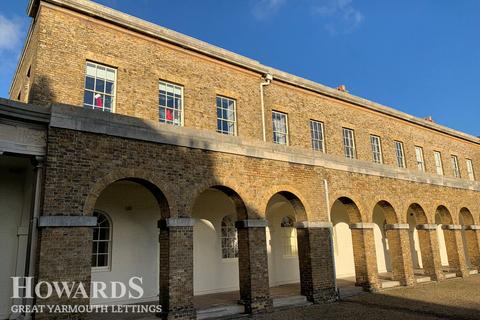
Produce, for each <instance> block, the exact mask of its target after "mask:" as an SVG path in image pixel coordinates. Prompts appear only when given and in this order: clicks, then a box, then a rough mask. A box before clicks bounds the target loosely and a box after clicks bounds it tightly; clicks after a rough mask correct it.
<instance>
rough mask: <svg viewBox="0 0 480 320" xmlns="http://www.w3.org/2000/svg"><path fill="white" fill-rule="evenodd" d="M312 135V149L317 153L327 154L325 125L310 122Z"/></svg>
mask: <svg viewBox="0 0 480 320" xmlns="http://www.w3.org/2000/svg"><path fill="white" fill-rule="evenodd" d="M310 134H311V136H312V149H313V150H315V151H321V152H325V140H324V136H325V135H324V131H323V123H322V122H320V121H315V120H310Z"/></svg>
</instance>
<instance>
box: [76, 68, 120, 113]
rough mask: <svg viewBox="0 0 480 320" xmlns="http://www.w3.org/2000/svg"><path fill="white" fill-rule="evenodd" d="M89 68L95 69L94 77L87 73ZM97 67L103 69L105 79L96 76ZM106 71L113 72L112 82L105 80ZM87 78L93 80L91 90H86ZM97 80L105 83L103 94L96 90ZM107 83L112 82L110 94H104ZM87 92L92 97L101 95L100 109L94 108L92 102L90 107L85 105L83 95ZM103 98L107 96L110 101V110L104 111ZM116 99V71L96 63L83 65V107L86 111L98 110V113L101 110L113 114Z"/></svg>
mask: <svg viewBox="0 0 480 320" xmlns="http://www.w3.org/2000/svg"><path fill="white" fill-rule="evenodd" d="M89 67H93V68H95V76H93V75H91V74H89V72H88V68H89ZM99 67H100V68H105V77H103V78H102V77H99V76H98V69H99ZM107 71H109V72H112V71H113V74H114V75H113V80H112V79H109V78H107ZM87 77H93V79H94V83H93V90H92V89H88V88H87ZM97 79H101V80H103V81H104V82H105V84H104V90H103V92H102V91H98V90H97V89H96V83H97ZM107 81H109V82H113V90H112V93H111V94H109V93H106V88H107ZM87 91H88V92H92V93H93V96H94V97H95V95H96V94H102V95H103V97H104V98H103V100H102V107H101V108H98V107H95V102H93V104H91V105H90V104H86V103H85V93H86V92H87ZM105 96H109V97H111V99H112V100H111V107H110V109H105ZM116 97H117V69H116V68H114V67H110V66H108V65H105V64H101V63H97V62H93V61H90V60H87V61H86V63H85V77H84V82H83V107H84V108H87V109H92V110H99V111H100V110H101V111H106V112H111V113H115V110H116V100H117V99H116Z"/></svg>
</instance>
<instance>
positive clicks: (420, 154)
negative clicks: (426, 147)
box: [415, 147, 425, 171]
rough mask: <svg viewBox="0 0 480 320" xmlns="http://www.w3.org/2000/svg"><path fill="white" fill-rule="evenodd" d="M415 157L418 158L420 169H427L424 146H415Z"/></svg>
mask: <svg viewBox="0 0 480 320" xmlns="http://www.w3.org/2000/svg"><path fill="white" fill-rule="evenodd" d="M415 158H416V160H417V168H418V171H425V160H424V158H423V148H422V147H415Z"/></svg>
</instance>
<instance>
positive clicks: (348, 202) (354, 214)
mask: <svg viewBox="0 0 480 320" xmlns="http://www.w3.org/2000/svg"><path fill="white" fill-rule="evenodd" d="M338 203H340V204H342V205H343V206H345V209H346V210H347V215H348V219H349V221H348V223H350V224H352V223H361V222H363V219H362V214H361V212H360V209H359V208H358V206H357V204H356V203H355V201H353V200H352V199H351V198H350V197H339V198H337V199H336V200H335V201H334V202H333V203H332V208H331V209H330V212H331V211H332V209H333V207H334V206H335V205H336V204H338Z"/></svg>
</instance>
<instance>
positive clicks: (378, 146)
mask: <svg viewBox="0 0 480 320" xmlns="http://www.w3.org/2000/svg"><path fill="white" fill-rule="evenodd" d="M370 144H371V145H372V160H373V162H374V163H378V164H383V152H382V140H381V139H380V137H379V136H376V135H374V134H372V135H370Z"/></svg>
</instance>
